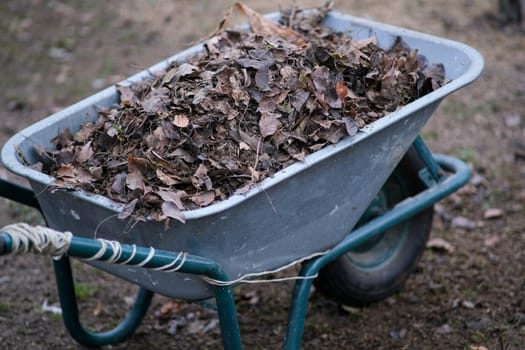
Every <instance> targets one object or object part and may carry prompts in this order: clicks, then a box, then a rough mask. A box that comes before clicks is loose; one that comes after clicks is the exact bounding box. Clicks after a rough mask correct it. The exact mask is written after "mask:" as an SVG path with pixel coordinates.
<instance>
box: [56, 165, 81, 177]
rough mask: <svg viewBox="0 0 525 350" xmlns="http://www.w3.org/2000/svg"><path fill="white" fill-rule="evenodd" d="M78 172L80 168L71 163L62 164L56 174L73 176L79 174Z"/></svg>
mask: <svg viewBox="0 0 525 350" xmlns="http://www.w3.org/2000/svg"><path fill="white" fill-rule="evenodd" d="M77 174H78V169H76V168H75V167H73V166H72V165H69V164H67V165H63V166H61V167H60V168H58V170H57V172H56V175H57V176H58V177H61V178H73V177H75V176H77Z"/></svg>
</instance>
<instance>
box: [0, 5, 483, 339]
mask: <svg viewBox="0 0 525 350" xmlns="http://www.w3.org/2000/svg"><path fill="white" fill-rule="evenodd" d="M270 16H271V17H272V18H277V16H278V15H270ZM325 24H326V25H328V26H331V27H333V28H334V29H337V30H339V31H349V32H351V34H352V37H353V38H354V39H356V40H359V39H364V38H368V37H370V36H375V37H376V38H377V42H378V45H379V46H382V47H389V46H391V45H392V44H393V43H394V41H395V40H396V38H397V37H401V38H402V40H403V41H404V42H405V43H407V44H408V45H409V46H410V47H412V48H417V49H418V51H419V53H421V54H422V55H424V56H425V57H427V59H428V60H429V61H430V62H431V63H442V64H443V65H444V66H445V70H446V75H447V76H446V78H447V79H449V80H450V82H449V83H448V84H446V85H445V86H443V87H441V88H439V89H437V90H435V91H434V92H432V93H430V94H428V95H425V96H423V97H421V98H419V99H417V100H416V101H414V102H412V103H410V104H408V105H406V106H404V107H402V108H400V109H398V110H396V111H395V112H392V113H390V114H388V115H387V116H385V117H383V118H381V119H379V120H377V121H375V122H373V123H372V124H370V125H367V126H366V127H364V128H362V129H361V130H360V131H359V132H358V133H357V134H356V135H354V136H351V137H347V138H345V139H343V140H341V141H340V142H339V143H337V144H336V145H332V146H328V147H325V148H323V149H321V150H319V151H317V152H315V153H313V154H311V155H309V156H307V157H306V158H305V159H304V161H302V162H298V163H295V164H293V165H291V166H289V167H287V168H285V169H283V170H281V171H280V172H278V173H277V174H275V176H273V177H271V178H268V179H265V180H263V181H262V182H261V183H260V184H259V185H258V186H256V187H255V188H253V189H251V190H249V191H248V192H246V193H245V194H242V195H234V196H232V197H230V198H229V199H226V200H224V201H221V202H219V203H217V204H213V205H211V206H209V207H206V208H200V209H195V210H189V211H186V212H185V218H186V223H185V224H182V223H179V222H173V223H171V224H170V227H169V229H167V230H166V229H165V227H164V224H163V223H159V222H154V221H147V222H139V223H137V224H136V225H133V226H130V225H129V223H128V222H127V221H125V220H120V219H118V218H117V216H118V213H119V212H121V211H122V210H123V209H124V206H123V205H122V204H119V203H116V202H113V201H112V200H110V199H108V198H106V197H103V196H100V195H94V194H91V193H86V192H83V191H50V190H49V188H50V187H51V185H52V182H53V180H54V179H53V178H52V177H50V176H48V175H46V174H43V173H41V172H39V171H37V170H35V169H33V168H32V167H31V166H30V164H33V163H36V162H37V159H38V157H37V154H36V152H35V149H34V145H35V144H36V145H39V146H40V147H44V148H47V147H51V144H50V139H51V138H52V137H53V136H55V135H56V133H57V132H60V130H63V129H65V128H69V129H70V130H71V131H76V130H78V129H79V127H80V125H81V123H85V122H86V121H87V122H89V121H92V120H95V119H96V118H97V115H98V110H99V109H100V107H108V106H110V105H112V104H114V103H117V102H118V98H119V97H118V94H117V91H116V89H115V88H114V87H111V88H108V89H106V90H103V91H101V92H99V93H97V94H95V95H93V96H91V97H88V98H86V99H85V100H82V101H80V102H78V103H76V104H74V105H72V106H70V107H68V108H66V109H64V110H63V111H60V112H58V113H56V114H54V115H52V116H50V117H48V118H45V119H43V120H41V121H39V122H37V123H36V124H34V125H32V126H29V127H28V128H26V129H24V130H22V131H21V132H19V133H17V134H16V135H14V136H13V137H12V138H11V139H10V140H9V141H8V142H7V143H6V144H5V145H4V147H3V149H2V154H1V159H2V162H3V163H4V165H5V166H6V168H7V169H9V170H10V171H12V172H13V173H15V174H18V175H21V176H23V177H25V178H26V179H27V180H28V181H29V183H30V184H31V188H32V190H29V189H26V188H24V187H20V186H18V185H15V184H13V183H9V182H7V181H4V180H2V182H1V183H0V195H2V196H3V197H5V198H8V199H11V200H14V201H17V202H20V203H23V204H27V205H29V206H32V207H35V208H38V209H39V210H41V211H42V213H43V214H44V217H45V219H46V222H47V225H48V227H31V226H29V225H24V224H15V225H12V226H8V227H6V228H4V230H3V231H5V232H2V233H1V234H0V253H1V254H8V253H20V252H27V251H31V252H35V253H41V254H42V253H43V254H49V255H53V256H55V257H56V258H55V259H54V261H53V263H54V267H55V273H56V279H57V286H58V291H59V297H60V303H61V305H62V310H63V318H64V323H65V326H66V328H67V329H68V331H69V332H70V334H71V336H72V337H73V338H74V339H75V340H76V341H78V342H79V343H81V344H83V345H87V346H103V345H108V344H113V343H116V342H120V341H123V340H124V339H126V338H127V337H129V336H130V335H131V334H132V333H133V332H134V330H135V329H136V327H137V326H138V325H139V324H140V323H141V321H142V318H143V317H144V315H145V313H146V311H147V309H148V306H149V304H150V301H151V298H152V296H153V294H154V293H159V294H162V295H165V296H168V297H172V298H178V299H184V300H189V301H195V302H202V301H207V300H210V299H211V300H214V301H215V304H214V305H215V306H214V307H215V308H216V310H217V312H218V315H219V321H220V328H221V333H222V339H223V345H224V348H226V349H239V348H241V337H240V332H239V326H238V322H237V312H236V306H235V300H234V297H233V294H232V288H234V287H235V285H238V284H240V283H243V282H246V281H253V280H254V279H259V278H263V277H264V276H265V275H266V274H268V273H274V272H276V271H280V270H281V269H283V268H284V267H287V266H291V265H294V264H299V263H302V268H301V270H300V272H299V273H298V275H297V276H293V277H290V278H293V279H296V281H295V286H294V291H293V295H292V299H291V308H290V312H289V318H288V327H287V333H286V337H285V342H284V343H285V348H286V349H298V348H299V347H300V343H301V338H302V333H303V325H304V320H305V317H306V307H307V303H308V295H309V291H310V288H311V286H312V284H313V283H315V284H316V287H317V288H318V289H319V290H320V291H321V292H323V293H324V294H326V295H327V296H329V297H331V298H333V299H334V300H336V301H338V302H340V303H344V304H366V303H370V302H374V301H379V300H382V299H384V298H386V297H388V296H390V295H392V294H393V293H395V292H397V291H398V290H399V289H400V288H401V286H402V284H403V282H404V281H405V279H406V278H407V276H408V275H409V273H410V272H411V271H412V270H413V268H414V267H415V265H416V264H417V262H418V260H419V258H420V256H421V255H422V253H423V251H424V249H425V244H426V241H427V239H428V236H429V233H430V230H431V227H432V213H433V209H432V208H433V204H434V203H436V202H437V201H439V200H441V199H443V198H445V197H447V196H448V195H450V194H451V193H453V192H454V191H456V190H457V189H459V188H460V187H461V186H463V185H464V184H465V183H467V182H468V180H469V178H470V172H469V168H468V166H467V165H466V164H465V163H464V162H462V161H460V160H459V159H456V158H453V157H450V156H445V155H434V154H432V153H431V152H430V151H429V150H428V148H427V147H426V145H425V143H424V142H423V140H422V138H421V137H420V136H418V134H419V132H420V130H421V128H422V127H423V126H424V125H425V123H426V122H427V121H428V119H429V118H430V116H431V115H432V113H433V112H434V111H435V109H436V108H437V107H438V105H439V103H440V102H441V101H442V100H443V98H444V97H446V96H447V95H449V94H450V93H452V92H454V91H456V90H458V89H460V88H461V87H463V86H465V85H468V84H470V83H471V82H473V81H474V80H475V79H476V78H477V77H478V76H479V75H480V73H481V71H482V69H483V59H482V57H481V55H480V54H479V53H478V52H477V51H476V50H474V49H472V48H470V47H468V46H466V45H464V44H461V43H457V42H453V41H450V40H446V39H442V38H438V37H434V36H430V35H425V34H421V33H417V32H413V31H409V30H405V29H401V28H397V27H393V26H388V25H384V24H380V23H376V22H373V21H369V20H365V19H359V18H355V17H351V16H348V15H343V14H340V13H336V12H331V13H329V14H328V16H327V17H326V19H325ZM201 49H202V46H195V47H192V48H190V49H188V50H186V51H183V52H181V53H179V54H177V55H175V56H173V57H171V58H169V59H167V60H165V61H163V62H161V63H159V64H157V65H155V66H153V67H150V68H149V69H148V70H147V71H144V72H141V73H139V74H137V75H135V76H133V77H131V78H129V79H128V80H127V81H126V82H129V83H132V82H135V81H139V80H141V79H144V78H145V77H147V76H148V74H149V73H148V72H151V71H159V70H163V69H166V67H168V66H169V64H170V63H171V62H173V61H184V60H185V59H186V58H187V57H189V56H191V55H193V54H195V53H196V52H198V51H199V50H201ZM34 194H37V195H36V196H35V195H34ZM71 232H72V233H73V234H72V233H71ZM70 257H73V258H78V259H82V260H83V261H85V262H86V263H88V264H91V265H93V266H95V267H97V268H99V269H101V270H103V271H106V272H108V273H111V274H113V275H116V276H118V277H120V278H122V279H124V280H127V281H129V282H131V283H134V284H136V285H138V286H140V290H139V293H138V295H137V297H136V301H135V304H134V306H133V307H132V309H131V311H130V312H129V314H128V316H127V317H126V318H125V319H124V320H123V321H122V323H121V324H119V325H118V326H117V327H116V328H114V329H112V330H110V331H106V332H103V333H93V332H91V331H88V330H86V329H85V328H84V327H83V326H82V325H81V323H80V321H79V315H78V308H77V301H76V296H75V292H74V281H73V277H72V271H71V267H70V262H69V258H70ZM206 304H209V303H206Z"/></svg>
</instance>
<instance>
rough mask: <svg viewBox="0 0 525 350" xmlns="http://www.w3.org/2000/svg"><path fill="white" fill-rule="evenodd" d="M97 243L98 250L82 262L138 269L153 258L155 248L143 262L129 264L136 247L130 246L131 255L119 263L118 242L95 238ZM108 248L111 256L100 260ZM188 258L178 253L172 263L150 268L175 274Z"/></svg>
mask: <svg viewBox="0 0 525 350" xmlns="http://www.w3.org/2000/svg"><path fill="white" fill-rule="evenodd" d="M97 241H99V242H100V249H99V250H98V251H97V252H96V253H95V254H94V255H93V256H91V257H89V258H84V259H82V260H84V261H92V260H101V261H104V262H106V263H109V264H120V265H130V266H138V267H144V265H146V264H147V263H149V262H150V261H151V260H152V259H153V258H154V257H155V248H153V247H150V248H149V253H148V255H147V256H146V258H144V260H142V261H140V262H138V263H134V264H130V262H131V261H132V260H133V259H134V258H135V255H137V246H136V245H135V244H133V245H132V251H131V255H130V256H129V257H128V258H127V259H126V260H124V261H121V262H119V261H118V260H119V259H120V257H121V256H122V245H121V244H120V242H118V241H110V240H106V239H103V238H97ZM108 247H109V248H110V249H111V250H112V251H113V253H112V254H111V256H110V257H109V258H107V259H104V260H102V259H101V258H102V257H103V256H104V255H105V254H106V252H107V250H108ZM187 256H188V253H183V252H180V253H179V254H178V255H177V256H176V257H175V259H173V261H171V262H170V263H168V264H166V265H163V266H159V267H155V268H150V269H151V270H154V271H165V272H175V271H178V270H180V268H181V267H182V266H183V265H184V263H185V262H186V257H187Z"/></svg>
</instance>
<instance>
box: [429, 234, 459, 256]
mask: <svg viewBox="0 0 525 350" xmlns="http://www.w3.org/2000/svg"><path fill="white" fill-rule="evenodd" d="M427 248H429V249H433V250H438V251H444V252H447V253H451V254H452V253H454V251H455V248H454V246H453V245H452V244H450V243H449V242H447V241H445V240H444V239H443V238H432V239H430V240H429V241H428V242H427Z"/></svg>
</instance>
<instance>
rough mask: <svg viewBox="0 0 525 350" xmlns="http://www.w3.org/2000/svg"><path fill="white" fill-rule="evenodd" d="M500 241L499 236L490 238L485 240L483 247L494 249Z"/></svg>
mask: <svg viewBox="0 0 525 350" xmlns="http://www.w3.org/2000/svg"><path fill="white" fill-rule="evenodd" d="M499 241H500V238H499V236H497V235H494V236H490V237H489V238H485V239H484V240H483V245H484V246H485V247H488V248H492V247H494V246H495V245H496V244H497V243H498V242H499Z"/></svg>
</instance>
